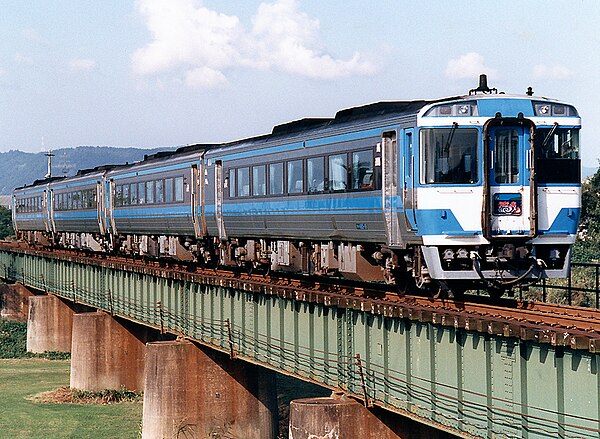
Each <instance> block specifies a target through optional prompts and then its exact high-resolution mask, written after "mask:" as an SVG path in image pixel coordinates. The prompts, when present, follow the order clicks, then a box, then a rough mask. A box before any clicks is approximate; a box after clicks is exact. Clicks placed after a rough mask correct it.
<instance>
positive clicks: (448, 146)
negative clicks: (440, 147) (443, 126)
mask: <svg viewBox="0 0 600 439" xmlns="http://www.w3.org/2000/svg"><path fill="white" fill-rule="evenodd" d="M457 128H458V123H457V122H454V123H453V124H452V128H451V129H450V135H449V136H448V141H447V142H446V146H445V147H444V151H448V150H449V149H450V145H451V144H452V139H454V133H455V132H456V129H457Z"/></svg>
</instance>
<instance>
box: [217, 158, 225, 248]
mask: <svg viewBox="0 0 600 439" xmlns="http://www.w3.org/2000/svg"><path fill="white" fill-rule="evenodd" d="M223 184H224V179H223V162H222V161H221V160H217V161H216V162H215V220H216V222H217V230H218V231H219V239H221V240H225V239H227V233H226V231H225V222H224V220H223V190H224V188H223Z"/></svg>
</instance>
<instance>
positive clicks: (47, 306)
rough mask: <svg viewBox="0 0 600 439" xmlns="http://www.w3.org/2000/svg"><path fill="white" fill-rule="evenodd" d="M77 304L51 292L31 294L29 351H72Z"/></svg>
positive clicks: (28, 323) (28, 326) (28, 335)
mask: <svg viewBox="0 0 600 439" xmlns="http://www.w3.org/2000/svg"><path fill="white" fill-rule="evenodd" d="M76 310H77V306H76V305H73V304H71V303H70V302H67V301H64V300H62V299H60V298H58V297H56V296H53V295H51V294H48V295H41V296H33V295H31V296H29V316H28V318H27V352H33V353H43V352H46V351H56V352H71V332H72V327H73V314H74V313H75V312H76Z"/></svg>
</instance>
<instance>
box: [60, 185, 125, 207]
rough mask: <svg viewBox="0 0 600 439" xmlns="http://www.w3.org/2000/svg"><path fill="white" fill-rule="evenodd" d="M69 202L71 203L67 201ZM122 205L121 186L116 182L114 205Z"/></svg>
mask: <svg viewBox="0 0 600 439" xmlns="http://www.w3.org/2000/svg"><path fill="white" fill-rule="evenodd" d="M69 204H71V203H69ZM122 205H123V186H122V185H120V184H118V185H117V186H116V187H115V206H117V207H118V206H122Z"/></svg>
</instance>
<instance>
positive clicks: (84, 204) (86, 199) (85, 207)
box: [81, 190, 89, 209]
mask: <svg viewBox="0 0 600 439" xmlns="http://www.w3.org/2000/svg"><path fill="white" fill-rule="evenodd" d="M81 195H82V196H83V208H84V209H87V208H88V195H89V191H87V190H84V191H82V194H81Z"/></svg>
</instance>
